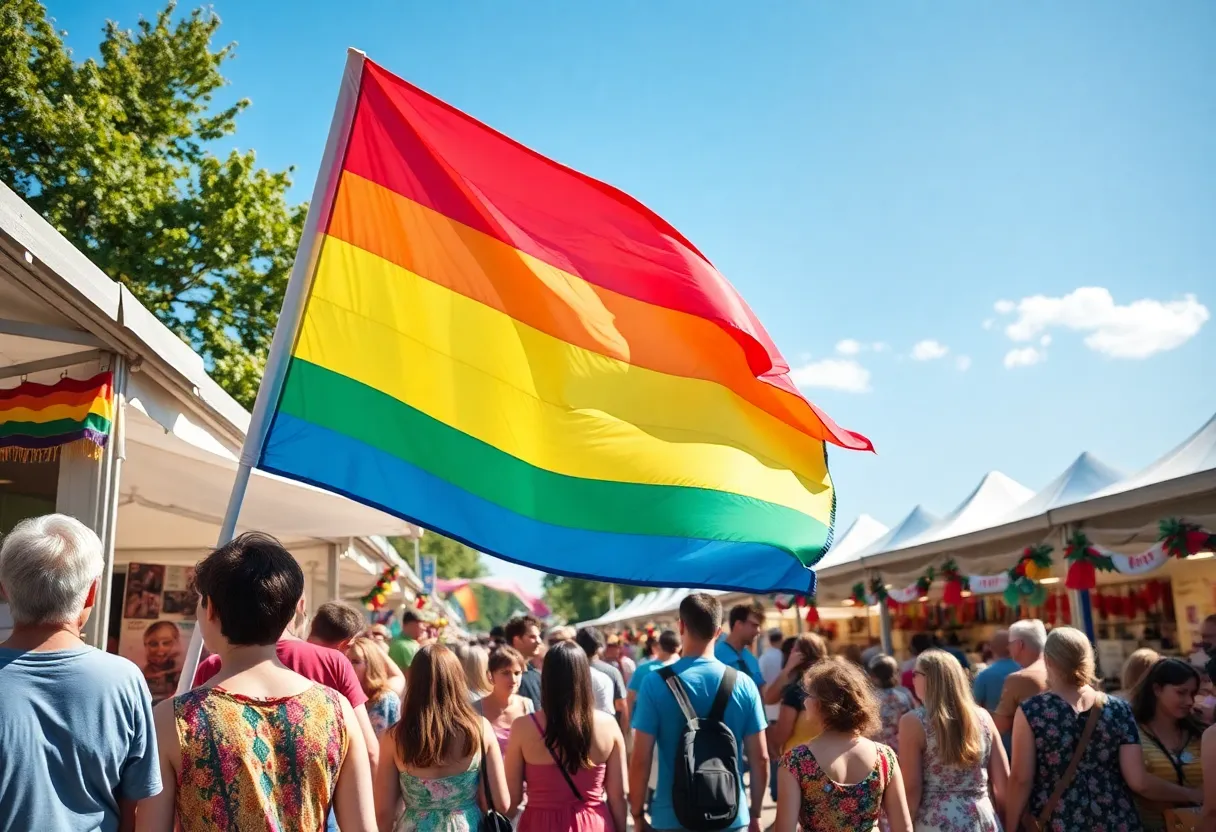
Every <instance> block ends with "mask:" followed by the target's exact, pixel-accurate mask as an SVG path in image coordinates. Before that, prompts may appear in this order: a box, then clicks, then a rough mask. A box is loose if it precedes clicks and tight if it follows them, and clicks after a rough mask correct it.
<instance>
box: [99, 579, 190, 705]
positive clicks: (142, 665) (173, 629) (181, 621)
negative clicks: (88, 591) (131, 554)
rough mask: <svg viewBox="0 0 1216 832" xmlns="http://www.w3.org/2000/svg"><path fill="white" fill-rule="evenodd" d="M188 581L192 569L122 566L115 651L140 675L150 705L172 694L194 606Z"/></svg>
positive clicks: (175, 689) (179, 670)
mask: <svg viewBox="0 0 1216 832" xmlns="http://www.w3.org/2000/svg"><path fill="white" fill-rule="evenodd" d="M193 578H194V567H193V566H165V565H163V564H159V563H132V564H131V565H130V566H128V567H127V585H126V593H125V594H124V595H123V599H122V632H121V634H120V635H119V638H118V653H119V655H121V656H123V657H125V658H128V659H130V660H131V661H133V662H135V665H136V666H137V667H138V668H139V669H140V670H142V671H143V674H144V679H145V680H146V681H147V683H148V690H149V691H150V692H151V694H152V703H153V704H156V703H157V702H159V701H161V700H162V699H167V698H168V697H170V696H173V694H174V693H175V692H176V691H177V680H178V679H179V678H180V676H181V674H182V660H183V659H184V657H185V653H186V645H187V644H188V643H189V641H190V635H191V634H192V633H193V631H194V615H195V606H196V605H197V603H198V595H197V593H195V592H194V590H193V589H192V588H191V584H192V582H193Z"/></svg>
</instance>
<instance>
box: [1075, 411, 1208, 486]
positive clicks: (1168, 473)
mask: <svg viewBox="0 0 1216 832" xmlns="http://www.w3.org/2000/svg"><path fill="white" fill-rule="evenodd" d="M1207 471H1216V415H1214V416H1212V418H1211V419H1208V421H1207V422H1206V423H1205V424H1204V425H1203V427H1201V428H1200V429H1199V430H1197V431H1195V432H1194V433H1193V434H1191V435H1190V436H1189V437H1187V438H1186V440H1185V441H1183V442H1182V444H1180V445H1178V446H1177V447H1175V448H1173V449H1172V450H1170V451H1169V452H1168V453H1166V454H1165V455H1164V456H1162V457H1161V458H1160V459H1158V460H1157V461H1156V462H1154V463H1153V464H1151V465H1149V466H1148V467H1147V468H1145V469H1144V470H1142V471H1139V472H1137V473H1135V474H1133V475H1132V476H1130V477H1127V478H1126V479H1122V480H1119V481H1118V482H1116V483H1114V484H1112V485H1111V486H1109V487H1108V488H1105V489H1103V490H1102V491H1100V492H1099V493H1097V494H1094V495H1093V499H1095V500H1098V499H1101V498H1103V497H1106V496H1109V495H1112V494H1122V493H1124V492H1127V491H1131V490H1132V489H1135V488H1144V487H1145V486H1148V485H1155V484H1157V483H1161V482H1165V481H1166V480H1172V479H1180V478H1182V477H1188V476H1191V475H1193V474H1200V473H1204V472H1207Z"/></svg>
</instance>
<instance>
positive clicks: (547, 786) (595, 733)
mask: <svg viewBox="0 0 1216 832" xmlns="http://www.w3.org/2000/svg"><path fill="white" fill-rule="evenodd" d="M540 678H541V713H539V714H528V715H527V716H522V717H520V718H519V719H517V720H515V725H514V726H513V727H512V728H511V739H510V741H509V742H508V744H507V756H506V770H507V777H506V779H507V783H508V786H509V789H510V793H511V807H512V810H514V809H515V808H516V807H518V806H519V805H520V803H521V802H522V801H523V796H524V791H525V786H526V789H527V795H528V803H527V806H525V807H524V811H523V815H521V816H520V819H519V828H518V832H625V820H626V814H627V813H626V805H625V738H624V737H623V736H622V735H621V729H620V727H619V726H618V725H617V722H616V719H615V718H613V717H612V716H611V715H609V714H606V713H603V712H601V711H597V710H596V709H595V701H594V694H593V693H592V691H591V665H590V663H589V662H588V661H587V655H586V653H584V652H583V649H582V648H581V647H579V646H578V645H577V644H575V643H573V642H568V641H567V642H560V643H558V644H555V645H553V646H552V647H550V648H549V652H548V654H547V655H546V656H545V667H544V672H543V673H542V674H541V677H540Z"/></svg>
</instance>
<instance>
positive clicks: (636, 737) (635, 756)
mask: <svg viewBox="0 0 1216 832" xmlns="http://www.w3.org/2000/svg"><path fill="white" fill-rule="evenodd" d="M653 759H654V734H648V733H647V732H646V731H643V730H642V729H641V728H634V729H633V752H632V754H631V755H630V757H629V814H630V815H631V816H632V817H633V828H634V832H646V830H648V829H649V828H650V825H649V824H648V823H646V793H647V791H648V789H647V785H648V784H649V783H650V764H651V761H652V760H653ZM623 828H624V827H617V829H623Z"/></svg>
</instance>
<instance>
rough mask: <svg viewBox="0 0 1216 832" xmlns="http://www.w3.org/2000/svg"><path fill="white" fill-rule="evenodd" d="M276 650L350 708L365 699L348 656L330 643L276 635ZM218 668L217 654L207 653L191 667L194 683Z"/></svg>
mask: <svg viewBox="0 0 1216 832" xmlns="http://www.w3.org/2000/svg"><path fill="white" fill-rule="evenodd" d="M275 652H276V653H277V654H278V656H279V661H281V662H282V663H283V665H284V666H285V667H287V668H289V669H291V670H294V671H295V672H296V673H299V674H300V675H301V676H303V677H304V678H305V679H311V680H312V681H314V682H316V683H317V684H318V685H325V687H327V688H333V689H334V690H336V691H337V692H338V693H340V694H342V695H343V696H345V697H346V699H347V701H349V702H350V706H351V707H352V708H357V707H359V706H360V705H362V704H364V703H366V702H367V694H366V693H364V692H363V686H362V685H360V684H359V677H358V676H356V675H355V668H354V667H353V666H352V665H351V663H350V659H348V658H346V656H344V655H343V654H342V653H340V652H338V651H337V650H334V649H332V648H330V647H322V646H321V645H319V644H312V643H311V642H307V641H300V640H299V639H298V638H283V639H279V643H278V644H277V645H275ZM219 672H220V657H219V656H208V657H207V658H205V659H203V660H202V661H201V662H199V664H198V670H196V671H194V687H198V686H199V685H201V684H203V683H204V682H206V681H207V680H208V679H210V678H211V677H212V676H214V675H215V674H217V673H219Z"/></svg>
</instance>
